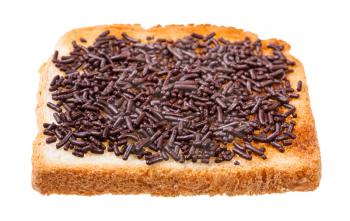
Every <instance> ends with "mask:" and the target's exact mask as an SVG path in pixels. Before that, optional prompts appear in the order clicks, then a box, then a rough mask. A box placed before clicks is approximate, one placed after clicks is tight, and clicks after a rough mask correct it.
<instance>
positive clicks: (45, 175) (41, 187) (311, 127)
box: [32, 25, 321, 196]
mask: <svg viewBox="0 0 350 221" xmlns="http://www.w3.org/2000/svg"><path fill="white" fill-rule="evenodd" d="M107 29H114V31H115V30H117V32H118V30H122V31H129V30H130V31H134V32H138V31H140V30H141V31H148V32H151V33H152V34H155V36H158V35H157V34H158V33H159V35H166V34H164V33H167V32H169V31H179V30H180V31H184V32H187V33H190V32H201V33H203V32H204V33H209V32H210V30H213V29H215V30H218V29H220V31H221V32H224V33H225V35H223V36H226V34H227V35H237V36H238V37H244V36H250V37H253V38H254V37H256V35H254V34H252V33H249V32H244V31H242V30H240V29H235V28H229V27H218V26H212V25H188V26H183V25H169V26H164V27H161V26H156V27H153V28H150V29H148V30H144V29H143V28H142V27H141V26H139V25H110V26H96V27H87V28H82V29H76V30H72V31H71V32H68V33H67V34H66V35H65V36H67V35H69V34H74V35H76V34H77V33H79V32H89V31H92V30H99V31H100V30H107ZM63 38H64V37H63ZM271 41H275V42H276V41H277V42H279V43H281V44H283V45H284V46H285V47H286V49H287V51H289V49H290V46H289V45H288V44H287V43H285V42H283V41H280V40H276V39H270V40H266V41H263V44H266V43H267V42H271ZM287 54H288V53H287ZM288 57H289V58H290V59H292V60H294V61H296V63H297V67H298V68H301V70H302V72H303V75H304V76H303V77H304V85H303V86H304V88H303V91H302V96H304V97H305V102H304V109H303V116H304V118H305V120H306V121H307V122H306V123H305V122H304V123H302V127H300V128H297V135H298V136H299V137H300V139H299V141H298V142H297V144H296V147H295V148H294V147H293V148H294V150H293V151H295V154H296V155H298V156H301V157H302V158H305V159H307V161H302V163H300V164H298V165H295V166H294V167H291V168H288V169H285V168H283V169H281V168H279V167H276V166H274V167H255V168H254V170H247V169H244V168H242V170H230V169H217V170H215V171H208V170H193V169H190V168H186V170H176V169H171V168H162V167H159V166H156V167H152V166H144V167H135V168H123V167H120V168H92V167H67V166H62V167H60V166H52V165H48V164H46V163H45V162H44V160H43V158H42V153H41V152H40V151H39V150H40V147H41V145H43V142H44V136H43V135H42V133H41V132H42V123H43V114H44V113H43V107H44V105H45V104H44V93H45V90H43V89H44V86H45V84H46V81H47V75H46V73H47V68H48V64H49V61H48V62H47V63H44V64H43V65H42V67H41V68H40V70H39V72H40V85H39V92H38V95H37V100H38V105H37V108H36V114H37V123H38V127H39V128H40V131H39V133H38V135H37V137H36V139H35V141H34V143H33V156H32V166H33V170H32V186H33V188H34V189H35V190H37V191H38V192H40V193H42V194H53V193H57V194H78V195H94V194H105V193H112V194H142V193H146V194H151V195H162V196H176V195H198V194H208V195H216V194H227V195H241V194H249V195H252V194H265V193H276V192H286V191H311V190H314V189H316V188H317V187H318V186H319V183H320V178H321V159H320V153H319V145H318V141H317V135H316V129H315V123H314V119H313V116H312V112H311V108H310V101H309V95H308V88H307V84H306V80H305V74H304V71H303V67H302V64H301V63H300V62H299V61H298V60H297V59H295V58H294V57H292V56H291V55H289V54H288ZM299 116H300V115H299Z"/></svg>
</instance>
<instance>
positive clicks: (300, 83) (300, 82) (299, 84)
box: [297, 81, 303, 91]
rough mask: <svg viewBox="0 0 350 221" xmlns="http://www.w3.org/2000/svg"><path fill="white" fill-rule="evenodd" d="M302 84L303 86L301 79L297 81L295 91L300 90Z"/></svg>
mask: <svg viewBox="0 0 350 221" xmlns="http://www.w3.org/2000/svg"><path fill="white" fill-rule="evenodd" d="M302 86H303V82H302V81H298V85H297V91H301V89H302Z"/></svg>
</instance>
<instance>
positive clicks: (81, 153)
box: [72, 150, 84, 157]
mask: <svg viewBox="0 0 350 221" xmlns="http://www.w3.org/2000/svg"><path fill="white" fill-rule="evenodd" d="M72 154H73V155H74V156H76V157H84V152H81V151H78V150H74V151H73V152H72Z"/></svg>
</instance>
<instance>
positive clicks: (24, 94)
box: [0, 0, 350, 221]
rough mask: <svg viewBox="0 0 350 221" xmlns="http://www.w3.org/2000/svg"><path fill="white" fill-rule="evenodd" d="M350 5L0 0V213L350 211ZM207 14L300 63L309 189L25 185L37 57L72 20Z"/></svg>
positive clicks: (257, 215)
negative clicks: (179, 191)
mask: <svg viewBox="0 0 350 221" xmlns="http://www.w3.org/2000/svg"><path fill="white" fill-rule="evenodd" d="M349 15H350V7H349V5H348V4H347V3H346V1H343V2H341V1H335V0H333V1H327V2H326V1H314V2H313V1H300V2H299V1H295V0H290V1H266V0H263V1H256V2H253V1H244V0H240V1H225V2H224V1H218V0H211V1H204V0H201V1H190V0H187V1H180V0H173V1H166V0H159V1H156V2H153V1H150V0H145V1H142V2H134V1H130V0H124V1H116V0H115V1H102V0H97V1H91V2H88V1H79V2H78V1H62V0H60V1H52V2H50V1H42V2H37V1H1V3H0V24H1V26H0V28H1V29H0V30H1V32H0V65H1V66H0V105H1V108H0V139H1V140H0V204H1V205H0V220H17V219H20V218H21V219H25V220H32V219H36V220H50V221H53V220H72V219H76V220H78V219H79V220H80V219H81V220H111V219H115V220H117V219H118V220H125V219H142V220H144V219H151V218H152V219H154V220H161V219H162V220H164V219H166V220H172V219H174V220H175V219H176V220H179V219H181V220H183V219H186V220H187V219H190V220H206V219H211V220H213V219H218V220H220V219H225V220H227V219H232V220H234V219H236V220H238V219H239V220H242V219H244V220H245V219H247V218H248V219H269V220H298V219H302V220H304V219H313V220H320V219H322V220H323V219H341V220H345V219H348V220H349V213H348V212H349V211H347V209H349V202H347V200H348V199H349V196H350V191H349V188H350V181H349V174H350V172H349V159H350V158H349V157H350V151H349V150H350V146H349V136H350V133H349V132H350V119H349V116H350V113H349V112H350V109H349V107H350V105H349V102H350V99H349V95H350V93H349V87H350V82H349V80H350V68H349V67H350V55H349V52H350V35H349V30H350V16H349ZM112 23H141V24H142V25H143V26H144V27H151V26H153V25H157V24H187V23H210V24H217V25H226V26H234V27H238V28H244V29H245V30H249V31H252V32H255V33H258V34H259V36H260V38H262V39H266V38H271V37H276V38H281V39H284V40H285V41H287V42H289V43H290V44H291V45H292V54H293V55H295V56H296V57H297V58H299V59H300V60H301V61H302V62H303V64H304V67H305V70H306V74H307V80H308V84H309V89H310V96H311V102H312V110H313V113H314V117H315V120H316V126H317V132H318V137H319V142H320V147H321V154H322V180H321V185H320V187H319V188H318V189H317V190H316V191H314V192H306V193H298V192H296V193H285V194H272V195H263V196H239V197H226V196H216V197H208V196H198V197H177V198H163V197H150V196H148V195H138V196H111V195H104V196H95V197H79V196H57V195H53V196H42V195H40V194H39V193H37V192H35V191H34V190H32V187H31V151H32V149H31V148H32V147H31V145H32V141H33V140H34V137H35V135H36V133H37V127H36V121H35V112H34V108H35V105H36V97H35V96H36V93H37V89H38V82H39V75H38V73H37V70H38V69H39V67H40V65H41V63H42V62H44V61H45V60H46V59H47V58H48V56H49V55H50V54H51V53H53V47H54V45H55V43H56V41H57V40H58V38H59V37H60V36H61V35H63V34H64V33H65V32H66V31H69V30H70V29H73V28H77V27H81V26H90V25H98V24H112Z"/></svg>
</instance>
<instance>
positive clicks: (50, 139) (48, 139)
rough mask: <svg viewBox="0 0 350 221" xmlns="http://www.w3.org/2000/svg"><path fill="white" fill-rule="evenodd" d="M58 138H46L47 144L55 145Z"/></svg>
mask: <svg viewBox="0 0 350 221" xmlns="http://www.w3.org/2000/svg"><path fill="white" fill-rule="evenodd" d="M56 140H57V138H56V137H48V138H46V143H47V144H50V143H54V142H56Z"/></svg>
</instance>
